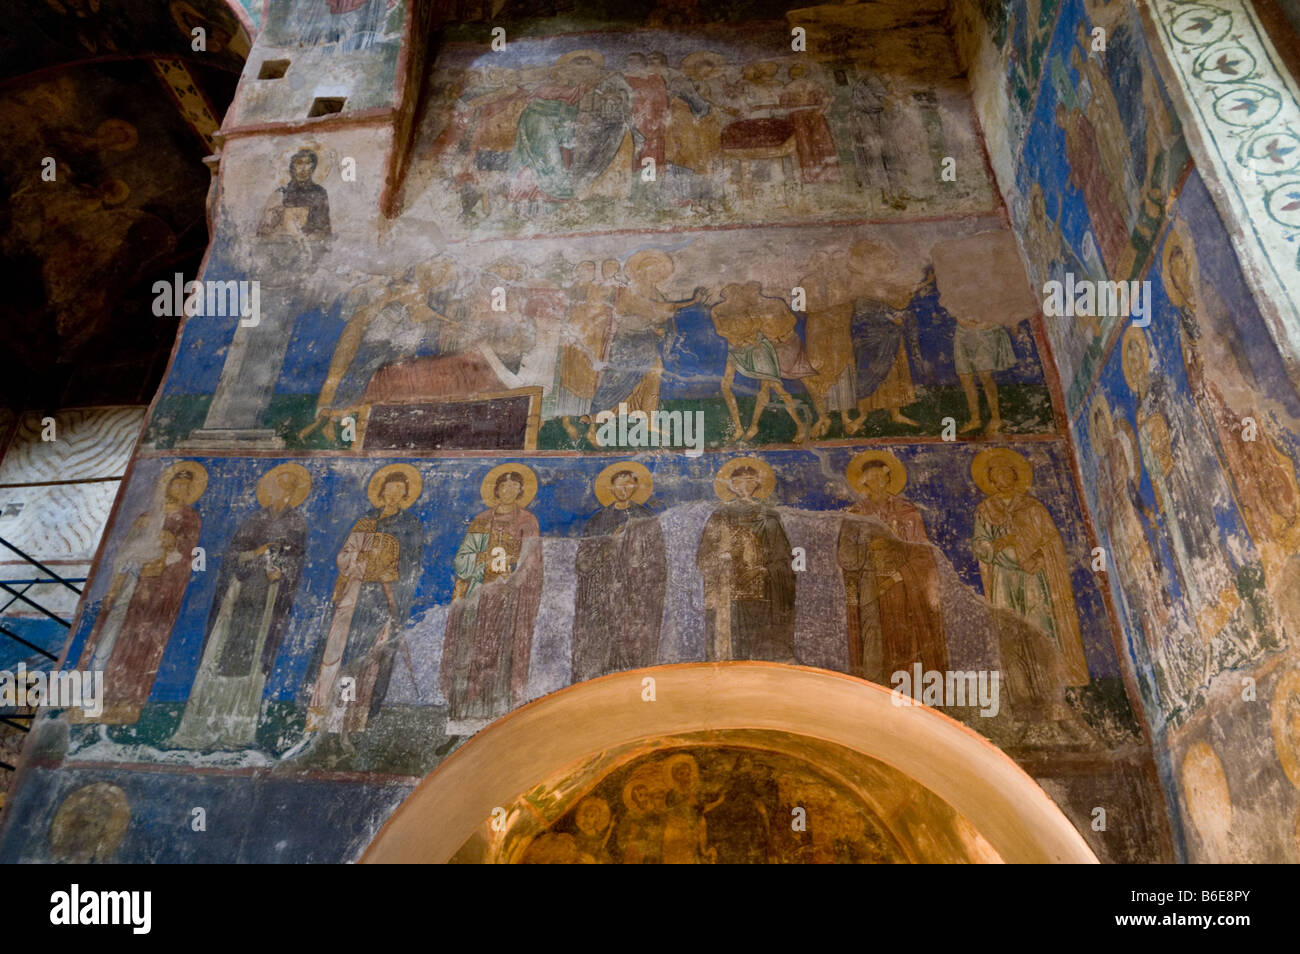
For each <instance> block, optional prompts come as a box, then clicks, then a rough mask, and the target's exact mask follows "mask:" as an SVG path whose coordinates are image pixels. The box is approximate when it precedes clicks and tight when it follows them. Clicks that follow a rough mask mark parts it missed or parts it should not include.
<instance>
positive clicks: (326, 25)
mask: <svg viewBox="0 0 1300 954" xmlns="http://www.w3.org/2000/svg"><path fill="white" fill-rule="evenodd" d="M305 7H306V9H305V10H303V9H302V8H299V12H300V13H302V19H301V27H300V29H299V34H298V36H299V40H298V42H299V44H300V45H301V46H324V45H326V44H338V48H339V50H341V51H345V52H351V51H353V50H366V49H369V48H370V47H371V46H373V45H374V44H375V43H377V42H379V41H380V40H382V39H383V38H384V29H385V23H386V22H387V20H388V15H389V12H390V11H391V10H392V8H393V2H392V0H312V2H310V3H308V4H305Z"/></svg>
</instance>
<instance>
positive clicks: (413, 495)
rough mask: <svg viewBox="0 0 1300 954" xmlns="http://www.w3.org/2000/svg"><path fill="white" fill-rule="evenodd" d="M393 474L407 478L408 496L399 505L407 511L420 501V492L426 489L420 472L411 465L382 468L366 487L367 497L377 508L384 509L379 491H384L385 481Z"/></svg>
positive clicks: (391, 465)
mask: <svg viewBox="0 0 1300 954" xmlns="http://www.w3.org/2000/svg"><path fill="white" fill-rule="evenodd" d="M393 474H401V475H402V476H403V477H405V478H406V496H405V497H403V498H402V499H401V501H400V502H399V503H398V504H397V506H398V507H400V508H401V509H403V510H405V509H406V508H407V507H409V506H411V504H413V503H415V502H416V501H417V500H419V499H420V490H421V488H423V487H424V480H423V479H422V478H421V477H420V472H419V471H418V470H416V469H415V468H414V467H412V466H411V465H410V464H389V465H388V466H387V467H380V468H379V469H378V470H377V471H375V475H374V476H373V477H371V478H370V484H369V485H368V486H367V487H366V496H367V497H369V498H370V502H371V503H372V504H374V505H375V506H376V507H382V506H383V505H384V502H383V501H382V500H380V499H379V491H380V490H382V489H383V486H384V481H385V480H387V479H388V478H389V477H390V476H391V475H393Z"/></svg>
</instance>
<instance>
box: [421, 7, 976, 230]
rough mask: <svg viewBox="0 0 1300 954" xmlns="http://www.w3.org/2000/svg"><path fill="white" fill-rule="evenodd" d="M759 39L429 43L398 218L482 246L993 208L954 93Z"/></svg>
mask: <svg viewBox="0 0 1300 954" xmlns="http://www.w3.org/2000/svg"><path fill="white" fill-rule="evenodd" d="M770 32H771V36H772V40H771V41H769V42H766V43H763V42H761V41H758V40H756V39H755V38H754V36H753V35H754V33H755V31H752V30H750V31H744V32H737V33H735V34H733V35H730V36H727V35H726V34H721V35H719V37H718V46H717V48H716V49H709V48H707V47H706V48H701V44H700V43H699V42H698V40H697V39H696V38H695V37H693V36H690V35H689V34H681V33H666V32H664V33H660V32H638V33H634V34H630V35H624V36H622V37H610V38H608V39H602V42H601V43H600V46H599V48H598V49H595V48H591V47H590V46H584V45H583V44H584V43H585V42H586V41H584V40H583V39H582V38H554V39H545V40H543V39H538V40H519V41H516V42H514V43H510V44H508V45H507V47H506V49H505V50H503V51H501V52H499V53H490V54H488V55H486V56H485V55H483V53H482V46H481V44H474V45H466V46H455V45H452V46H444V47H443V48H442V50H441V51H440V52H439V55H438V59H437V60H436V62H435V63H434V65H433V70H432V72H431V76H430V82H431V83H432V90H431V96H432V97H433V98H434V100H435V101H436V102H438V103H439V104H440V105H441V106H442V108H441V109H438V110H436V111H432V112H431V114H430V116H429V119H428V120H426V124H425V126H424V128H423V129H422V136H421V139H420V141H419V144H418V145H417V147H416V149H417V151H416V165H415V168H414V169H413V171H412V174H411V179H412V181H411V182H410V183H408V185H407V214H411V215H415V216H418V217H420V218H428V219H430V220H431V221H434V222H437V223H439V226H440V227H441V228H442V229H443V230H445V231H447V232H448V233H449V237H463V236H465V235H467V234H469V233H471V232H472V233H473V235H474V236H475V237H486V236H487V235H491V234H506V235H521V234H536V233H538V232H539V231H540V232H555V231H560V232H567V231H583V232H586V231H591V230H594V229H610V228H617V227H619V226H621V225H624V224H628V223H631V222H635V223H636V224H637V225H638V226H639V227H641V228H655V227H664V228H667V227H673V226H680V225H691V226H701V225H722V224H729V223H738V222H745V223H750V224H752V223H754V222H763V221H768V222H771V221H810V220H811V221H815V220H823V221H826V220H834V221H840V220H844V219H845V218H848V217H849V216H847V215H846V210H847V209H852V210H854V211H853V215H855V216H856V217H857V218H860V219H881V218H897V217H899V215H900V214H903V213H907V214H909V215H917V214H934V213H936V212H941V213H953V212H980V211H987V210H989V209H990V208H991V207H992V206H993V205H994V203H995V201H996V200H995V199H994V198H993V194H992V189H991V183H990V180H989V177H988V175H987V173H986V171H985V168H984V162H983V157H982V155H981V153H980V150H979V146H978V139H977V137H976V135H975V132H974V127H973V125H972V124H971V118H970V114H969V110H968V108H967V107H966V105H965V102H964V100H965V95H964V92H963V91H962V89H961V86H960V85H959V84H958V83H957V82H955V81H947V80H940V81H935V80H933V79H922V78H913V77H909V76H907V75H906V74H899V73H885V72H882V71H881V70H880V69H878V68H875V69H873V68H871V67H870V66H869V65H867V64H865V63H853V62H851V61H848V60H846V59H838V60H836V61H835V62H834V63H833V64H832V63H827V64H822V63H819V62H817V61H816V60H815V59H813V58H811V57H809V56H806V55H802V54H799V53H791V51H790V44H789V42H788V38H783V37H782V35H781V34H780V33H779V32H777V30H773V31H770ZM949 58H950V59H952V58H953V54H951V53H950V54H949ZM945 157H948V158H950V159H952V160H953V161H955V163H956V166H955V168H956V169H958V170H960V172H959V174H957V175H955V176H954V177H952V178H951V181H945V179H944V178H943V177H942V176H941V171H942V169H941V167H942V165H943V163H944V160H945ZM846 203H848V204H847V205H846ZM453 223H455V224H453Z"/></svg>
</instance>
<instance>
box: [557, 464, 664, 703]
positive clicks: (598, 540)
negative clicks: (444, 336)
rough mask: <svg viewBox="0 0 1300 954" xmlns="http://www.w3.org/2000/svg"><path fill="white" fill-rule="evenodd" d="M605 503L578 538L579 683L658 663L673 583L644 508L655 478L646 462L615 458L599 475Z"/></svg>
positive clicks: (655, 524) (654, 523)
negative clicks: (661, 629) (667, 599)
mask: <svg viewBox="0 0 1300 954" xmlns="http://www.w3.org/2000/svg"><path fill="white" fill-rule="evenodd" d="M594 489H595V493H596V499H597V500H598V501H599V502H600V504H601V508H602V509H600V510H598V511H596V512H595V513H594V514H592V516H591V517H590V518H589V519H588V520H587V523H586V526H584V527H583V528H582V539H581V540H580V541H579V543H578V557H577V567H576V570H577V575H578V586H577V593H576V596H575V598H574V606H573V682H575V683H577V682H582V681H584V680H586V679H594V678H595V677H596V676H603V675H604V674H605V673H608V672H619V671H622V670H625V669H639V668H641V667H643V666H653V665H654V664H655V663H656V662H658V659H659V626H660V621H661V619H662V617H663V611H664V593H665V591H666V589H667V586H668V558H667V552H666V550H665V548H664V536H663V531H662V530H661V529H660V528H659V521H658V519H657V517H656V516H655V513H654V511H652V510H651V509H650V508H649V507H647V506H646V501H647V500H649V499H650V495H651V493H653V492H654V478H653V477H652V476H651V474H650V471H649V470H647V469H646V467H645V465H644V464H638V463H636V462H634V461H627V462H623V463H616V464H610V465H609V466H608V467H606V468H605V469H604V470H602V471H601V472H600V474H598V475H597V477H596V480H595V488H594Z"/></svg>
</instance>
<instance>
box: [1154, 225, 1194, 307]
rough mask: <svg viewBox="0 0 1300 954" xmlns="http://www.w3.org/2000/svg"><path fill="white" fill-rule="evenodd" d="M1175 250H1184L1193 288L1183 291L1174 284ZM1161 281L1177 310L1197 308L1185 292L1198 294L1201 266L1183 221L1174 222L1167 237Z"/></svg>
mask: <svg viewBox="0 0 1300 954" xmlns="http://www.w3.org/2000/svg"><path fill="white" fill-rule="evenodd" d="M1174 249H1181V250H1182V253H1183V258H1184V259H1185V260H1186V262H1187V281H1188V283H1189V284H1190V285H1191V288H1188V289H1182V288H1179V287H1178V286H1177V285H1175V284H1174V283H1173V277H1172V276H1171V274H1170V272H1169V262H1170V260H1171V259H1172V258H1173V256H1174ZM1160 280H1161V282H1162V284H1163V285H1164V286H1165V295H1166V296H1167V297H1168V298H1169V302H1170V304H1172V305H1173V306H1174V307H1175V308H1193V307H1195V302H1194V301H1188V296H1187V295H1186V294H1184V292H1185V291H1186V292H1190V293H1191V295H1193V296H1195V295H1196V294H1198V289H1199V288H1200V282H1201V266H1200V263H1199V262H1198V261H1197V258H1196V246H1195V245H1194V244H1193V243H1192V237H1191V235H1189V234H1188V231H1187V225H1186V223H1184V222H1183V221H1182V219H1176V220H1175V221H1174V226H1173V228H1171V229H1170V230H1169V235H1168V236H1166V237H1165V247H1164V248H1163V249H1162V250H1161V252H1160Z"/></svg>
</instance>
